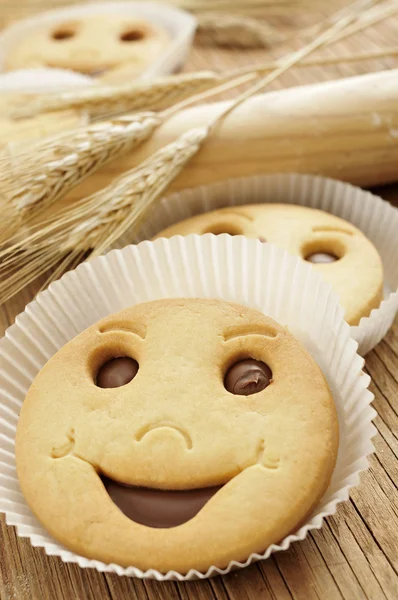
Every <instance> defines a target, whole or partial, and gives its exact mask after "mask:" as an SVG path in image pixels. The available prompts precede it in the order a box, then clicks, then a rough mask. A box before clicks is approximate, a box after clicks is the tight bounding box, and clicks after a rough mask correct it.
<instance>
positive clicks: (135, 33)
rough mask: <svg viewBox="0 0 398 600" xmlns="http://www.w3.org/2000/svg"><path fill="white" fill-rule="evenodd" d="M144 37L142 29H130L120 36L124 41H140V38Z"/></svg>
mask: <svg viewBox="0 0 398 600" xmlns="http://www.w3.org/2000/svg"><path fill="white" fill-rule="evenodd" d="M144 37H145V33H144V32H143V31H140V30H139V29H130V30H129V31H125V33H123V34H122V35H121V36H120V40H121V41H122V42H139V41H140V40H143V39H144Z"/></svg>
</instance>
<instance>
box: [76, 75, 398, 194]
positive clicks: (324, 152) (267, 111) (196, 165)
mask: <svg viewBox="0 0 398 600" xmlns="http://www.w3.org/2000/svg"><path fill="white" fill-rule="evenodd" d="M226 104H227V103H225V102H219V103H214V104H206V105H201V106H196V107H193V108H189V109H186V110H183V111H181V112H179V113H177V114H176V115H174V116H173V117H172V118H170V119H169V120H168V121H167V122H166V123H164V124H163V125H162V126H161V127H160V128H159V129H158V130H157V131H156V132H155V134H154V135H153V137H152V139H151V140H149V141H148V142H146V143H145V144H143V145H142V146H141V147H140V148H139V149H138V150H136V151H135V152H133V153H131V154H130V155H127V156H125V157H123V158H119V159H117V160H116V161H114V162H112V163H110V164H109V165H107V166H106V167H104V168H103V169H102V170H101V171H100V172H98V173H97V174H95V175H93V176H92V177H91V178H90V179H88V180H87V181H86V182H84V183H83V184H81V185H80V186H79V187H78V188H76V189H75V190H73V191H72V192H71V194H70V196H69V197H74V198H76V197H82V196H83V195H87V194H88V193H90V192H92V191H94V190H96V189H99V188H100V187H103V186H104V185H107V184H109V183H110V181H111V180H112V178H113V177H115V176H116V175H120V174H121V173H122V172H123V171H125V170H127V169H130V168H131V167H133V166H134V165H136V164H137V163H139V162H141V161H142V160H143V159H144V158H146V157H147V156H148V155H149V154H151V153H152V152H153V151H154V150H156V149H157V148H159V147H160V146H163V145H165V144H167V143H168V142H170V141H171V140H174V139H175V138H176V137H177V136H178V135H179V134H181V133H182V132H184V131H186V130H187V129H189V128H191V127H198V126H200V125H205V124H206V123H208V122H210V121H211V120H212V119H214V117H215V116H216V115H217V114H219V113H220V112H221V111H222V110H223V109H224V108H225V106H226ZM282 171H284V172H286V171H296V172H306V173H320V174H323V175H328V176H331V177H336V178H338V179H342V180H346V181H350V182H352V183H356V184H359V185H361V186H370V185H379V184H383V183H387V182H392V181H396V180H398V70H397V69H396V70H391V71H382V72H379V73H373V74H369V75H361V76H356V77H350V78H347V79H340V80H337V81H331V82H325V83H320V84H316V85H307V86H302V87H296V88H290V89H286V90H282V91H277V92H270V93H267V94H262V95H258V96H255V97H253V98H250V99H249V100H247V101H246V102H245V103H244V104H242V105H241V106H239V107H238V108H236V109H235V110H234V111H232V112H231V113H229V114H228V116H227V117H226V118H225V119H224V120H223V121H222V123H221V124H220V125H219V126H218V127H217V129H216V130H215V131H214V132H213V133H212V134H211V136H210V137H209V139H208V140H207V141H206V142H205V144H204V146H203V148H202V149H201V150H200V151H199V153H198V154H197V155H196V156H195V157H194V158H193V159H192V160H191V162H190V163H189V164H188V166H187V167H186V168H185V169H184V171H183V172H182V173H181V174H180V176H179V177H178V178H177V179H176V180H175V182H174V184H173V186H172V188H173V189H181V188H187V187H193V186H196V185H200V184H206V183H211V182H213V181H217V180H222V179H226V178H229V177H239V176H245V175H252V174H258V173H266V172H282Z"/></svg>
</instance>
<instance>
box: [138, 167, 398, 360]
mask: <svg viewBox="0 0 398 600" xmlns="http://www.w3.org/2000/svg"><path fill="white" fill-rule="evenodd" d="M264 202H267V203H271V202H272V203H283V202H284V203H287V204H298V205H302V206H309V207H312V208H317V209H320V210H324V211H326V212H329V213H332V214H333V215H336V216H338V217H341V218H343V219H346V220H347V221H350V222H351V223H352V224H353V225H355V226H356V227H358V228H359V229H360V230H362V231H363V232H364V233H365V235H366V236H367V237H368V238H369V239H370V240H371V241H372V242H373V244H374V245H375V247H376V248H377V250H378V252H379V254H380V256H381V259H382V262H383V267H384V277H385V281H384V300H383V301H382V303H381V304H380V307H379V308H377V309H374V310H372V312H371V314H370V315H369V317H363V318H362V319H361V320H360V322H359V324H358V325H357V326H355V327H351V336H352V337H353V338H354V339H355V340H356V341H357V342H358V344H359V350H358V352H359V353H360V354H361V355H362V356H365V354H366V353H367V352H369V351H370V350H371V349H372V348H374V347H375V346H376V345H377V344H378V343H379V342H380V340H381V339H382V338H383V337H384V336H385V335H386V333H387V331H388V330H389V329H390V327H391V325H392V323H393V321H394V318H395V315H396V314H397V311H398V291H397V290H398V209H397V208H395V207H393V206H391V204H389V203H388V202H386V201H384V200H382V199H381V198H379V197H378V196H375V195H373V194H371V193H370V192H366V191H364V190H362V189H360V188H358V187H355V186H353V185H350V184H348V183H343V182H341V181H336V180H334V179H328V178H326V177H317V176H312V175H298V174H294V173H293V174H276V175H260V176H257V177H247V178H242V179H230V180H228V181H223V182H220V183H215V184H211V185H207V186H202V187H197V188H193V189H188V190H185V191H183V192H180V193H176V194H173V195H171V196H169V197H168V198H165V199H163V200H162V202H161V203H160V204H159V206H158V207H157V209H155V210H153V211H152V213H151V219H150V220H148V221H147V222H146V223H145V224H144V225H143V227H142V229H141V231H140V232H139V234H138V235H137V236H135V237H134V239H133V240H132V241H133V242H134V243H137V242H139V241H141V240H143V239H151V238H153V237H154V236H155V235H156V234H157V233H158V232H159V231H161V230H162V229H165V228H166V227H169V226H170V225H172V224H173V223H177V222H178V221H181V220H183V219H187V218H189V217H192V216H193V215H197V214H200V213H203V212H208V211H211V210H215V209H217V208H223V207H226V206H237V205H241V204H257V203H258V204H260V203H264Z"/></svg>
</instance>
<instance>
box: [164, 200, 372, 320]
mask: <svg viewBox="0 0 398 600" xmlns="http://www.w3.org/2000/svg"><path fill="white" fill-rule="evenodd" d="M190 233H197V234H204V233H214V234H220V233H229V234H231V235H244V236H246V237H254V238H258V239H260V240H261V241H263V242H271V243H273V244H276V245H277V246H281V247H282V248H285V249H286V250H287V251H288V252H290V253H291V254H296V255H298V256H301V257H302V258H303V259H305V260H307V261H309V262H311V263H313V264H314V268H315V269H316V270H317V271H318V272H319V273H320V274H321V275H322V277H323V278H324V279H325V280H326V281H328V282H329V283H330V284H331V285H332V286H333V288H334V289H335V291H336V292H337V293H338V295H339V296H340V302H341V305H342V306H343V308H344V309H345V319H346V321H347V322H348V323H349V324H350V325H357V324H358V323H359V321H360V320H361V318H362V317H367V316H369V314H370V312H371V311H372V309H373V308H377V307H378V306H379V305H380V302H381V300H382V299H383V264H382V262H381V258H380V256H379V254H378V252H377V250H376V248H375V247H374V246H373V244H372V242H371V241H370V240H368V238H367V237H366V236H365V235H364V234H363V233H362V232H361V231H360V230H359V229H357V228H356V227H354V225H352V224H351V223H349V222H348V221H345V220H344V219H340V218H339V217H335V216H334V215H331V214H329V213H326V212H324V211H321V210H316V209H313V208H307V207H305V206H296V205H293V204H255V205H247V206H234V207H228V208H224V209H221V210H216V211H213V212H209V213H205V214H201V215H198V216H196V217H192V218H191V219H186V220H185V221H181V222H180V223H176V224H175V225H172V226H171V227H169V228H168V229H165V230H164V231H161V232H160V233H159V234H158V235H157V236H156V237H171V236H173V235H189V234H190Z"/></svg>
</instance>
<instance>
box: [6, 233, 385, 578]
mask: <svg viewBox="0 0 398 600" xmlns="http://www.w3.org/2000/svg"><path fill="white" fill-rule="evenodd" d="M170 297H208V298H221V299H225V300H228V301H233V302H237V303H241V304H244V305H247V306H251V307H253V308H256V309H258V310H260V311H262V312H263V313H265V314H267V315H269V316H271V317H273V318H274V319H276V320H277V321H278V322H279V323H282V324H284V325H286V326H288V328H289V329H290V331H291V332H292V333H293V334H294V335H295V336H296V337H297V338H298V339H299V340H300V341H301V342H302V343H303V344H304V346H306V348H307V349H308V350H309V352H310V353H311V354H312V355H313V357H314V358H315V359H316V361H317V362H318V364H319V365H320V367H321V368H322V370H323V372H324V374H325V376H326V377H327V379H328V382H329V384H330V387H331V390H332V393H333V396H334V399H335V402H336V406H337V411H338V418H339V427H340V445H339V453H338V459H337V464H336V468H335V471H334V474H333V477H332V480H331V483H330V485H329V488H328V490H327V492H326V493H325V495H324V497H323V499H322V501H321V502H320V503H319V505H318V506H317V508H316V509H315V510H314V512H313V514H312V516H311V518H310V519H309V520H308V521H307V522H306V523H305V525H303V526H302V527H300V529H299V531H298V532H296V533H295V534H294V535H289V536H288V537H286V538H285V539H284V540H283V541H282V542H281V543H280V544H278V545H277V544H274V545H272V546H270V547H269V548H267V549H266V550H265V551H264V553H263V554H252V555H250V556H249V557H248V558H247V560H246V561H245V562H236V561H232V562H231V563H230V564H229V565H228V566H227V568H225V569H220V568H217V567H215V566H211V567H210V568H209V569H208V571H207V572H206V573H200V572H198V571H196V570H191V571H189V572H188V573H186V574H184V573H178V572H175V571H170V572H168V573H160V572H158V571H156V570H153V569H151V570H149V571H146V572H143V571H141V570H140V569H138V568H136V567H134V566H133V565H132V566H131V567H128V568H123V567H121V566H119V565H115V564H108V565H107V564H104V563H101V562H99V561H97V560H89V559H87V558H84V557H82V556H78V555H76V554H74V553H73V552H70V551H68V550H66V549H65V548H64V547H62V546H61V545H60V544H58V543H57V542H56V541H55V540H53V539H52V538H51V536H50V535H49V534H48V533H47V532H46V531H45V529H44V528H43V527H42V526H41V525H40V523H39V522H38V521H37V520H36V518H35V517H34V516H33V514H32V513H31V511H30V509H29V508H28V506H27V504H26V503H25V500H24V497H23V495H22V493H21V490H20V487H19V483H18V479H17V474H16V467H15V452H14V450H15V448H14V443H15V434H16V426H17V421H18V415H19V411H20V407H21V405H22V403H23V400H24V398H25V395H26V393H27V391H28V388H29V386H30V384H31V382H32V380H33V378H34V377H35V375H36V374H37V373H38V371H39V370H40V369H41V367H42V366H43V365H44V364H45V363H46V362H47V361H48V359H49V358H50V357H51V356H52V355H53V354H54V353H55V352H56V351H57V350H58V349H59V348H60V347H62V346H63V345H64V344H65V343H66V342H68V341H69V340H70V339H72V338H73V337H74V336H75V335H76V334H78V333H79V332H81V331H82V330H84V329H86V328H87V327H88V326H90V325H92V324H93V323H95V322H96V321H98V320H99V319H101V318H102V317H104V316H106V315H109V314H111V313H114V312H117V311H119V310H121V309H123V308H125V307H128V306H131V305H134V304H137V303H141V302H146V301H150V300H155V299H159V298H170ZM356 349H357V344H356V342H355V341H354V340H352V339H351V338H350V328H349V326H348V325H347V323H345V321H344V319H343V311H342V308H341V307H340V306H339V303H338V297H337V295H336V294H335V292H333V290H332V289H331V287H330V285H329V284H327V283H326V282H324V281H323V280H321V278H320V277H319V275H318V274H317V273H316V272H315V271H314V270H313V269H311V267H310V266H309V264H308V263H305V262H303V261H301V260H299V259H298V258H297V257H294V256H290V255H289V254H288V253H287V252H285V251H284V250H282V249H280V248H277V247H276V246H273V245H271V244H261V243H260V242H259V241H258V240H254V239H246V238H244V237H241V236H239V237H230V236H227V235H221V236H217V237H216V236H213V235H205V236H197V235H191V236H188V237H185V238H183V237H180V236H177V237H174V238H171V239H168V240H165V239H159V240H156V241H155V242H148V241H145V242H142V243H141V244H139V245H137V246H127V247H125V248H124V249H122V250H113V251H111V252H109V253H108V254H107V255H105V256H101V257H98V258H96V259H94V260H92V261H90V262H88V263H84V264H82V265H80V266H79V267H78V268H77V269H75V270H74V271H71V272H69V273H67V274H66V275H64V276H63V277H62V278H61V279H60V280H59V281H56V282H55V283H53V284H51V285H50V287H49V289H48V290H46V291H44V292H42V293H40V294H39V295H38V296H37V299H36V300H34V301H33V302H31V303H30V304H29V305H28V306H27V307H26V309H25V311H24V312H23V313H21V314H20V315H19V316H18V317H17V319H16V322H15V324H14V325H13V326H12V327H10V328H9V329H8V330H7V332H6V335H5V337H4V338H3V339H2V340H1V341H0V360H1V363H0V365H1V369H0V511H2V512H4V513H5V515H6V521H7V523H8V524H9V525H14V526H15V527H16V530H17V533H18V535H19V536H21V537H28V538H29V539H30V541H31V543H32V545H33V546H40V547H42V548H44V549H45V551H46V553H47V554H49V555H56V556H59V557H60V558H61V559H62V560H63V561H65V562H75V563H78V564H79V565H80V566H81V567H91V568H95V569H97V570H98V571H105V572H115V573H118V574H119V575H128V576H135V577H140V578H155V579H158V580H190V579H203V578H205V577H210V576H213V575H217V574H225V573H228V572H229V571H231V570H232V569H235V568H240V567H245V566H247V565H249V564H250V563H252V562H254V561H257V560H260V559H264V558H267V557H268V556H269V555H270V554H271V553H272V552H278V551H281V550H286V549H287V548H288V547H289V546H290V544H291V543H292V542H293V541H297V540H302V539H304V538H305V537H306V535H307V533H308V531H310V530H312V529H319V528H320V527H321V526H322V522H323V519H324V518H325V517H326V516H328V515H331V514H333V513H334V512H335V511H336V506H337V504H338V503H339V502H342V501H344V500H347V499H348V495H349V489H350V488H351V487H352V486H354V485H357V484H358V483H359V473H360V471H362V470H363V469H366V468H367V465H368V461H367V456H368V455H369V454H370V453H371V452H372V451H373V445H372V442H371V439H372V437H373V436H374V434H375V428H374V427H373V425H372V419H373V418H374V416H375V414H376V413H375V411H374V410H373V408H372V407H371V406H370V405H371V402H372V400H373V395H372V394H371V393H370V392H369V390H368V389H367V388H368V385H369V382H370V378H369V377H368V375H365V374H364V373H363V371H362V367H363V364H364V360H363V359H362V358H361V357H360V356H359V355H358V354H357V353H356ZM264 518H266V516H264Z"/></svg>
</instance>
